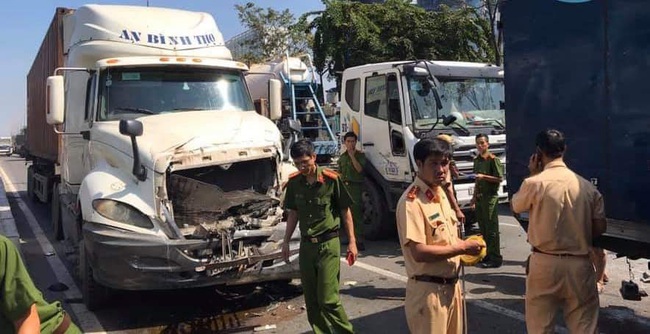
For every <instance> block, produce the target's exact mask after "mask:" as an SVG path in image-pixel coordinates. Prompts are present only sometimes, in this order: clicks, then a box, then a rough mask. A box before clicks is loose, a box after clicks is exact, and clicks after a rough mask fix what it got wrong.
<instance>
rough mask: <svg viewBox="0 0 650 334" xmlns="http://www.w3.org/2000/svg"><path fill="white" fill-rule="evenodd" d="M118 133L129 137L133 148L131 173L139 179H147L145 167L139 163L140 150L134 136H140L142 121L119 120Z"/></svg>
mask: <svg viewBox="0 0 650 334" xmlns="http://www.w3.org/2000/svg"><path fill="white" fill-rule="evenodd" d="M120 134H123V135H125V136H129V137H131V148H132V150H133V175H135V177H137V178H138V180H140V181H144V180H146V179H147V169H146V168H144V166H143V165H142V164H141V163H140V151H139V150H138V141H137V140H136V139H135V137H139V136H142V122H140V121H138V120H134V119H123V120H120Z"/></svg>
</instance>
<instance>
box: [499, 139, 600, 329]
mask: <svg viewBox="0 0 650 334" xmlns="http://www.w3.org/2000/svg"><path fill="white" fill-rule="evenodd" d="M536 145H537V152H536V153H535V154H534V155H533V156H532V157H531V158H530V161H529V164H528V168H529V170H530V173H531V176H530V177H528V178H526V179H525V180H524V182H523V183H522V185H521V188H520V189H519V191H518V192H517V193H516V194H514V195H513V197H512V200H511V201H510V204H511V206H512V210H513V211H514V212H515V213H517V214H518V213H522V212H525V211H529V212H530V213H529V217H530V223H529V226H528V242H529V243H530V245H531V246H532V250H533V253H532V254H531V256H530V258H529V273H528V276H527V278H526V327H527V329H528V333H531V334H537V333H554V327H555V324H554V320H555V314H556V312H557V311H558V310H559V309H560V308H562V309H563V311H564V319H565V321H566V324H567V327H568V329H569V331H570V332H571V333H597V324H598V309H599V300H598V292H597V289H596V279H595V273H594V268H593V266H592V262H591V260H590V258H589V252H590V249H591V247H592V238H593V237H596V236H599V235H601V234H602V233H604V232H605V230H606V228H607V222H606V220H605V210H604V203H603V198H602V196H601V194H600V193H599V192H598V190H597V189H596V188H595V187H594V186H593V185H592V184H591V183H590V182H589V181H587V180H585V179H584V178H582V177H580V176H579V175H577V174H576V173H574V172H573V171H571V170H570V169H569V168H567V166H566V164H565V163H564V161H563V155H564V151H565V149H566V145H565V142H564V135H563V134H562V133H561V132H560V131H557V130H546V131H543V132H540V133H539V134H538V135H537V138H536Z"/></svg>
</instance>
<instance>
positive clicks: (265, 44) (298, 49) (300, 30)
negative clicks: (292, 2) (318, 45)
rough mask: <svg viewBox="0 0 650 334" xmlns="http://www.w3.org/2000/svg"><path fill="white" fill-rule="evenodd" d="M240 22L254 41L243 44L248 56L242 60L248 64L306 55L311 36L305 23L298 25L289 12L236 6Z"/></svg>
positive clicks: (250, 39)
mask: <svg viewBox="0 0 650 334" xmlns="http://www.w3.org/2000/svg"><path fill="white" fill-rule="evenodd" d="M235 8H236V9H237V12H238V16H239V21H240V22H241V23H242V24H243V25H244V26H246V27H247V28H248V29H249V30H250V31H251V32H252V34H253V35H254V36H255V37H254V38H249V39H248V40H247V41H244V42H242V43H243V44H244V45H243V46H247V47H248V49H249V52H247V53H245V54H244V55H242V56H241V57H240V59H239V60H240V61H243V62H246V63H248V64H251V63H258V62H264V61H268V60H272V59H275V58H278V57H281V56H283V55H285V54H286V53H289V55H290V56H294V55H297V54H303V53H306V52H307V51H308V50H309V45H310V44H311V36H310V34H309V33H307V32H306V28H305V26H304V25H305V22H302V23H301V22H296V19H295V18H294V16H293V14H291V12H290V11H289V10H288V9H285V10H282V11H277V10H275V9H273V8H266V9H263V8H261V7H258V6H257V5H255V4H254V3H252V2H249V3H246V4H245V5H235Z"/></svg>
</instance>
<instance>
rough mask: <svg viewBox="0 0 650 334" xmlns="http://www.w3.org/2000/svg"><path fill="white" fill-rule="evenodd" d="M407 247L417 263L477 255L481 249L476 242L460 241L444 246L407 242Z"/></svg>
mask: <svg viewBox="0 0 650 334" xmlns="http://www.w3.org/2000/svg"><path fill="white" fill-rule="evenodd" d="M407 245H408V247H409V249H410V250H411V254H412V255H413V259H414V260H415V261H417V262H433V261H440V260H445V259H449V258H452V257H455V256H458V255H463V254H470V255H478V254H479V253H481V248H482V247H483V246H481V244H479V243H478V242H477V241H476V240H461V241H459V242H458V243H456V244H454V245H445V246H441V245H426V244H422V243H419V242H413V241H409V242H408V244H407Z"/></svg>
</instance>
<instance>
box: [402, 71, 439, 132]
mask: <svg viewBox="0 0 650 334" xmlns="http://www.w3.org/2000/svg"><path fill="white" fill-rule="evenodd" d="M408 87H409V100H410V104H411V112H412V113H413V121H414V123H415V127H416V128H425V127H427V128H430V127H431V125H433V124H434V123H435V122H436V98H435V95H434V92H433V87H434V84H433V82H432V81H431V78H429V77H428V76H422V75H418V76H409V77H408Z"/></svg>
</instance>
